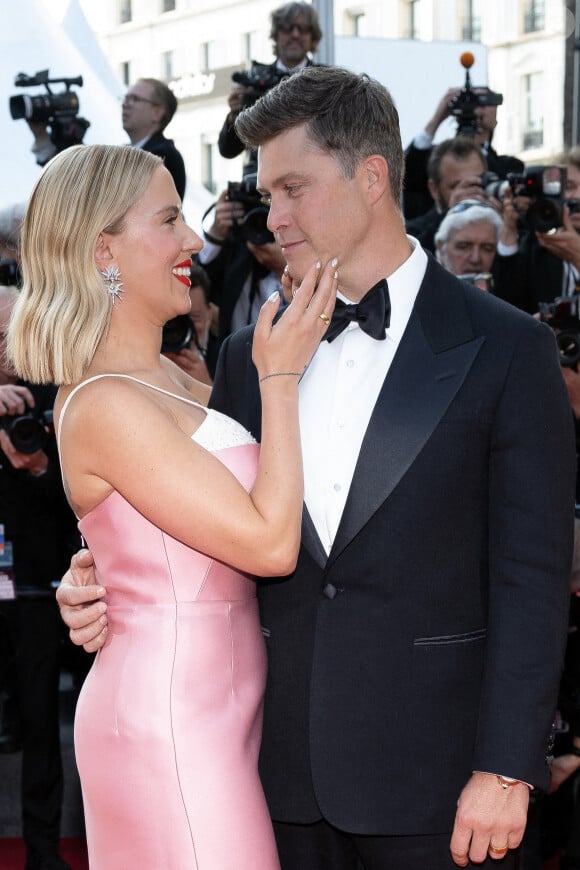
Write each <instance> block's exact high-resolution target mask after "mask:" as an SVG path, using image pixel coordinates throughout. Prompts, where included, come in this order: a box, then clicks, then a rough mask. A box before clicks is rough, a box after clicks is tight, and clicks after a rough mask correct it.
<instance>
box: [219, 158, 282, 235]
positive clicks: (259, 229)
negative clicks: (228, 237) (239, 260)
mask: <svg viewBox="0 0 580 870" xmlns="http://www.w3.org/2000/svg"><path fill="white" fill-rule="evenodd" d="M256 180H257V179H256V175H255V174H250V175H247V176H246V177H245V178H244V179H243V181H230V182H228V199H229V200H230V201H231V202H241V203H242V204H243V206H244V216H243V218H242V219H241V220H238V221H235V223H234V226H233V233H232V234H233V237H234V238H236V239H242V240H243V241H244V242H253V243H254V245H266V244H267V243H268V242H273V241H274V236H273V235H272V233H271V232H270V230H269V229H268V227H267V225H266V223H267V220H268V212H269V210H270V209H269V208H268V206H266V205H263V203H262V197H261V196H260V194H259V193H258V191H257V190H256Z"/></svg>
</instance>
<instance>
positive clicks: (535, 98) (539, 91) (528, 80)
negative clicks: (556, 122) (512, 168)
mask: <svg viewBox="0 0 580 870" xmlns="http://www.w3.org/2000/svg"><path fill="white" fill-rule="evenodd" d="M523 84H524V100H525V105H524V134H523V141H522V147H523V148H524V149H527V148H540V147H541V146H542V145H543V144H544V118H543V114H542V98H543V74H542V73H541V72H536V73H528V75H525V76H524V81H523Z"/></svg>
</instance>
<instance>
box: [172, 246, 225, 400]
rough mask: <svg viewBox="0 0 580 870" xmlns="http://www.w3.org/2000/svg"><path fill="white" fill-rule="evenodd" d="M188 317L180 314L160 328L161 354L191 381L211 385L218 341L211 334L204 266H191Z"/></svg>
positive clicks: (211, 314) (209, 292)
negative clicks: (161, 337)
mask: <svg viewBox="0 0 580 870" xmlns="http://www.w3.org/2000/svg"><path fill="white" fill-rule="evenodd" d="M190 279H191V286H190V288H189V298H190V299H191V310H190V312H189V314H180V315H178V316H177V317H174V318H173V320H170V321H169V322H168V323H166V324H165V326H164V327H163V344H162V347H161V351H162V353H164V354H165V356H166V357H168V359H170V360H173V362H174V363H175V364H176V365H178V366H179V367H180V368H181V369H183V371H184V372H187V374H188V375H190V376H191V377H192V378H195V379H196V380H198V381H201V383H202V384H208V385H209V386H211V385H212V384H213V376H214V374H215V367H216V363H217V356H218V341H217V338H216V337H215V336H214V335H213V333H212V331H211V327H212V320H213V316H214V311H215V312H216V314H217V313H218V312H217V307H216V306H215V305H214V304H213V303H212V302H211V285H210V280H209V276H208V274H207V272H206V270H205V269H204V268H203V266H200V265H199V263H192V264H191V269H190Z"/></svg>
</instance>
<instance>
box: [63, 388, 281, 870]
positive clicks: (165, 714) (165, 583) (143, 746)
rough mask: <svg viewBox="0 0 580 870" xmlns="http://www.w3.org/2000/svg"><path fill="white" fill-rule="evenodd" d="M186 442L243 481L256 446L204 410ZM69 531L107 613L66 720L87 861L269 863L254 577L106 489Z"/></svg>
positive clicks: (121, 866) (241, 869) (198, 869)
mask: <svg viewBox="0 0 580 870" xmlns="http://www.w3.org/2000/svg"><path fill="white" fill-rule="evenodd" d="M71 397H72V394H71ZM178 398H179V397H178ZM64 410H65V409H63V415H62V416H61V421H62V417H63V416H64ZM193 438H194V439H195V440H196V441H197V442H198V443H200V444H201V445H202V446H204V447H206V448H207V449H208V450H211V452H212V453H213V454H214V455H215V456H216V457H218V458H219V459H220V461H221V462H223V463H224V465H226V466H227V467H228V468H229V469H230V470H231V471H232V473H233V474H234V475H235V476H236V477H237V478H238V480H240V482H241V483H242V484H243V485H244V487H246V488H247V489H250V488H251V486H252V484H253V482H254V479H255V475H256V467H257V458H258V445H257V444H256V443H255V442H254V440H253V439H252V437H251V435H249V434H248V433H247V432H246V431H245V430H244V429H242V427H240V426H239V425H238V424H237V423H235V422H234V421H233V420H230V419H229V418H227V417H224V416H223V415H221V414H218V413H217V412H213V411H209V412H208V414H207V416H206V419H205V421H204V422H203V423H202V425H201V426H200V427H199V429H198V430H197V432H196V433H195V434H194V436H193ZM168 461H171V460H170V458H168ZM175 509H176V510H179V493H176V494H175ZM79 528H80V530H81V533H82V535H83V537H84V538H85V540H86V542H87V544H88V546H89V547H90V549H91V551H92V553H93V555H94V557H95V562H96V566H97V578H98V582H99V583H101V584H102V585H103V586H104V587H105V588H106V590H107V596H106V601H107V605H108V611H107V612H108V619H109V633H108V637H107V641H106V643H105V645H104V646H103V648H102V649H101V650H100V651H99V652H98V654H97V656H96V659H95V662H94V664H93V667H92V668H91V671H90V673H89V675H88V677H87V679H86V681H85V684H84V686H83V689H82V691H81V695H80V697H79V701H78V705H77V711H76V717H75V750H76V757H77V764H78V768H79V773H80V778H81V785H82V793H83V801H84V810H85V820H86V832H87V842H88V849H89V861H90V868H91V870H278V868H279V866H280V865H279V862H278V857H277V854H276V847H275V842H274V837H273V833H272V827H271V823H270V818H269V815H268V809H267V806H266V802H265V799H264V795H263V792H262V787H261V784H260V781H259V778H258V770H257V760H258V751H259V746H260V738H261V732H262V703H263V694H264V685H265V678H266V654H265V648H264V642H263V638H262V634H261V631H260V623H259V617H258V608H257V601H256V584H255V581H254V580H253V579H252V578H250V577H248V576H246V575H245V574H242V573H240V572H239V571H237V570H235V569H234V568H231V567H229V566H228V565H224V564H221V563H220V562H217V561H215V560H214V559H211V558H209V557H208V556H206V555H204V554H203V553H199V552H196V551H195V550H192V549H190V548H189V547H186V546H185V545H184V544H182V543H180V542H179V541H177V540H175V539H174V538H172V537H170V536H169V535H167V534H165V533H164V532H162V531H161V530H160V529H158V528H157V527H156V526H154V525H153V524H152V523H150V522H149V521H148V520H146V519H145V518H144V517H143V516H141V514H139V512H138V511H136V510H135V509H134V508H133V507H132V506H131V505H130V504H129V503H128V502H127V501H125V500H124V499H123V498H122V496H121V495H119V493H117V492H113V493H111V494H110V495H109V496H108V497H107V498H106V499H105V500H104V501H103V502H102V503H101V504H99V505H98V506H97V507H96V508H94V509H93V510H92V511H91V512H90V513H89V514H87V515H85V516H84V517H83V518H82V520H81V521H80V523H79Z"/></svg>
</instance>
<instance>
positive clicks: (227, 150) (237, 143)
mask: <svg viewBox="0 0 580 870" xmlns="http://www.w3.org/2000/svg"><path fill="white" fill-rule="evenodd" d="M234 121H235V118H234ZM243 150H244V143H243V142H242V141H241V139H240V138H239V137H238V134H237V133H236V128H235V127H234V124H233V122H231V121H230V115H228V116H227V118H226V119H225V121H224V123H223V127H222V128H221V130H220V134H219V137H218V151H219V152H220V154H221V156H222V157H225V158H227V159H232V158H233V157H237V156H238V154H241V153H242V151H243Z"/></svg>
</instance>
